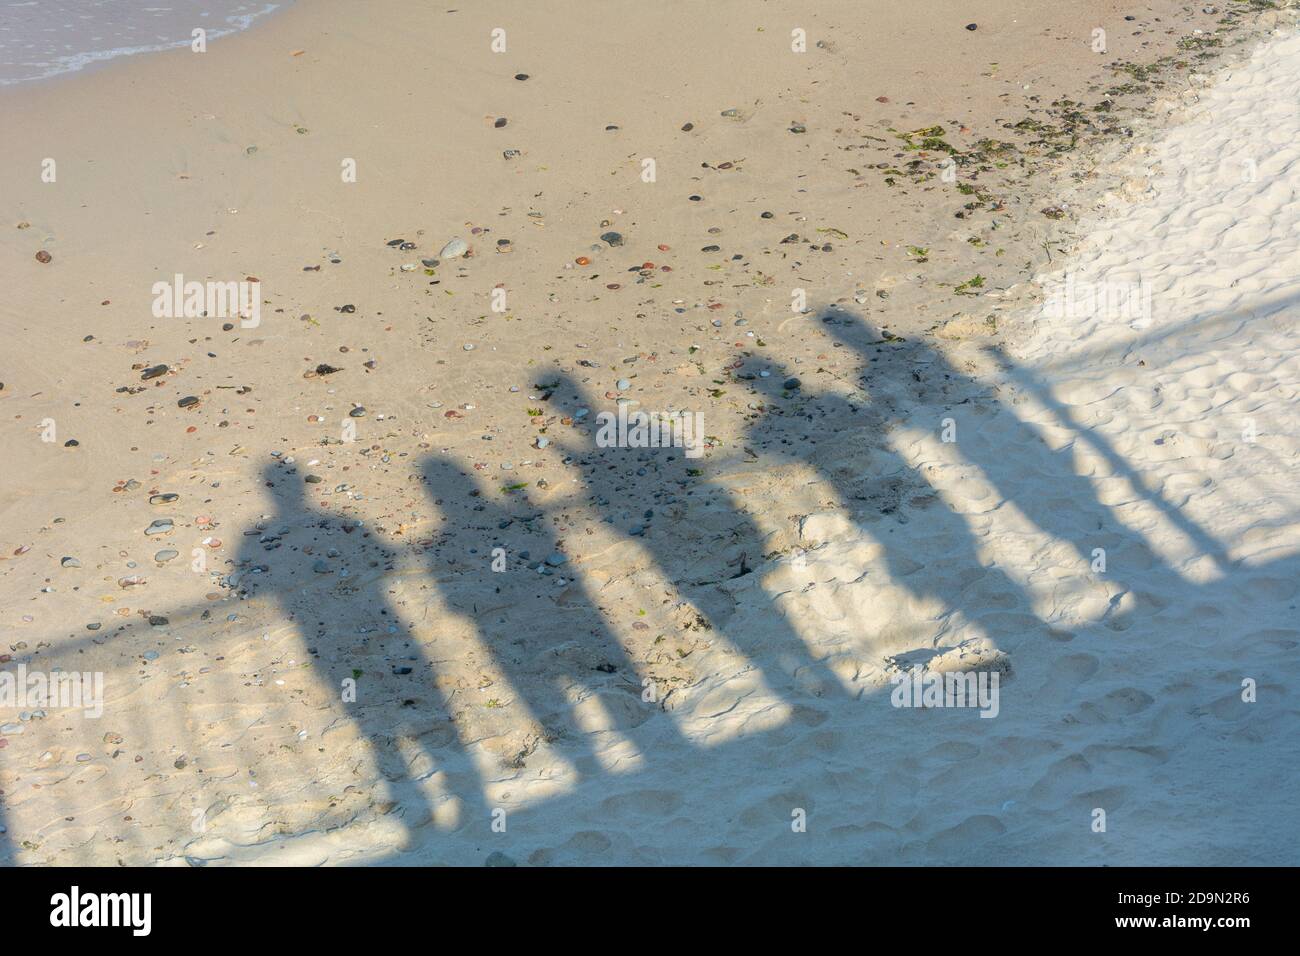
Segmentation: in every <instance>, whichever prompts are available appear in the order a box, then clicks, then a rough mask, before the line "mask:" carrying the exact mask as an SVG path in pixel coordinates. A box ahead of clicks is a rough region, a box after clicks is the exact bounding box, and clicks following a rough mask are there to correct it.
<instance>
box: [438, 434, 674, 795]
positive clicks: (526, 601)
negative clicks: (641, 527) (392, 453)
mask: <svg viewBox="0 0 1300 956" xmlns="http://www.w3.org/2000/svg"><path fill="white" fill-rule="evenodd" d="M422 472H423V479H424V481H425V483H426V485H427V486H428V493H429V495H430V496H431V498H432V499H433V503H434V504H435V506H436V507H437V510H438V511H439V512H440V514H441V516H442V521H443V523H442V527H441V533H440V534H439V535H438V536H437V537H436V539H435V542H434V545H433V547H431V548H429V549H428V551H427V552H426V562H427V567H428V569H429V572H430V574H431V575H432V576H433V577H434V578H435V579H437V580H439V581H440V582H442V585H443V588H444V595H445V599H446V600H447V602H448V603H449V604H451V605H452V606H453V607H454V608H456V609H457V610H458V611H459V612H460V614H462V615H463V616H464V617H465V618H466V619H468V620H470V621H471V622H472V624H473V626H474V627H475V628H476V629H477V631H478V634H479V637H480V639H481V640H482V642H483V643H484V645H485V646H486V647H487V649H488V650H489V651H490V652H491V653H492V655H493V662H494V663H495V665H496V666H497V667H498V668H499V669H500V671H501V674H502V676H503V677H504V678H505V680H506V682H507V683H508V685H509V687H510V689H511V690H513V692H514V693H515V694H517V695H518V699H519V700H520V701H521V702H522V703H523V705H524V707H526V708H527V711H528V713H529V715H530V717H531V719H532V721H533V722H534V723H533V725H532V727H533V729H532V731H531V733H533V734H535V735H536V737H537V738H540V740H542V741H545V742H547V743H548V744H551V745H555V746H557V747H558V749H559V750H560V752H561V753H565V752H566V751H567V752H568V753H569V754H571V755H572V756H573V758H574V766H575V767H576V768H577V769H578V772H579V773H581V774H583V775H584V776H587V775H594V774H597V773H599V772H601V771H602V770H606V771H607V770H614V769H617V763H618V761H619V760H621V759H622V758H621V757H620V756H619V754H620V753H622V751H621V750H618V749H616V750H615V751H611V752H610V753H607V754H603V755H602V756H601V757H600V760H601V761H603V762H604V764H605V765H604V766H602V765H601V764H599V763H597V762H596V760H595V758H596V753H597V751H598V750H600V749H601V747H600V746H599V741H597V740H596V739H595V737H594V736H593V733H598V732H599V730H600V729H601V728H598V727H593V726H592V725H591V724H588V725H587V726H586V727H585V728H584V727H582V726H579V721H578V720H577V719H576V714H575V711H576V709H577V708H578V707H580V706H582V703H583V702H584V701H586V700H588V699H589V698H590V697H591V696H592V695H593V694H594V695H596V696H597V698H598V701H599V708H598V710H599V711H600V712H603V713H600V714H599V715H598V716H599V719H604V717H606V716H607V717H608V722H609V723H608V726H607V727H606V728H604V729H608V730H612V731H614V732H615V733H616V734H617V735H619V736H620V737H622V738H624V739H626V740H628V741H630V742H631V743H632V744H633V746H634V747H635V749H636V754H635V755H630V754H629V756H630V757H632V759H634V760H636V761H639V760H641V759H643V758H644V759H647V760H649V761H651V762H653V761H654V760H655V759H656V753H657V751H662V750H663V749H664V748H666V747H672V746H677V747H680V746H681V745H682V743H681V737H680V735H679V734H678V733H677V727H676V724H675V723H674V721H673V719H672V718H671V716H669V715H668V714H666V713H665V712H664V711H663V709H662V706H661V705H660V704H659V700H660V699H661V692H657V693H656V694H654V695H650V697H651V698H652V699H647V697H646V696H645V695H644V693H643V692H644V690H645V689H646V682H647V681H651V682H653V680H654V678H653V675H651V674H649V673H648V672H646V671H645V670H644V669H643V668H639V667H638V666H637V665H636V664H635V663H634V662H633V661H632V660H631V658H630V657H629V656H628V653H627V650H626V649H625V648H624V646H623V644H622V643H621V642H620V641H619V639H618V637H617V636H616V635H615V634H614V633H613V632H612V631H611V629H610V627H609V625H608V623H607V621H606V620H605V618H604V615H603V613H602V611H601V609H600V608H599V607H598V606H597V604H596V602H595V601H594V600H593V599H592V596H591V594H590V593H589V591H588V590H587V586H586V585H585V583H584V582H583V580H582V576H581V575H580V574H579V573H578V572H577V570H576V569H575V568H573V566H572V565H571V564H570V558H571V556H570V555H569V554H567V553H566V552H565V551H563V550H562V548H563V544H564V543H563V542H562V541H561V540H558V539H557V537H556V536H555V535H554V533H553V532H552V531H551V530H550V529H549V528H548V526H547V525H548V520H549V518H548V516H547V515H546V514H545V513H544V512H543V511H542V510H541V509H539V508H537V507H535V506H534V505H533V504H532V502H531V501H530V499H529V498H528V497H527V494H526V492H524V491H522V490H521V489H518V488H516V489H514V490H511V491H505V490H503V491H502V493H501V495H503V496H504V497H499V496H498V494H497V493H496V492H495V491H493V490H490V489H488V488H486V487H485V486H484V484H482V483H480V481H479V480H478V479H476V478H475V477H474V476H473V475H471V474H470V473H469V472H467V471H466V470H465V469H464V468H462V467H461V465H460V464H459V463H458V462H456V461H455V460H453V459H452V458H450V457H446V456H443V457H440V456H437V455H434V456H430V457H429V458H427V459H426V460H425V462H424V464H423V467H422ZM520 729H521V728H520V727H519V726H515V727H512V728H511V731H512V733H518V732H519V731H520ZM525 733H526V735H527V734H528V733H529V732H528V731H527V730H525ZM536 743H537V740H532V741H529V740H527V739H525V740H524V741H523V746H524V752H521V753H520V755H519V756H518V757H517V758H516V763H515V766H516V767H522V766H524V764H525V762H526V760H527V754H528V753H529V752H531V748H533V747H535V746H536ZM575 744H576V745H577V746H574V745H575ZM615 746H617V742H615Z"/></svg>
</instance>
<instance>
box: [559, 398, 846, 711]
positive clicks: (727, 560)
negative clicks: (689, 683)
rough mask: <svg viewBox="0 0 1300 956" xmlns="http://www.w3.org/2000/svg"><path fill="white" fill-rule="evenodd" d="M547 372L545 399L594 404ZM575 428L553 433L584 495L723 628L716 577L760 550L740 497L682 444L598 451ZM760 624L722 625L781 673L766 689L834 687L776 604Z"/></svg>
mask: <svg viewBox="0 0 1300 956" xmlns="http://www.w3.org/2000/svg"><path fill="white" fill-rule="evenodd" d="M551 377H552V378H553V379H554V380H555V384H554V387H553V388H552V389H551V399H550V400H551V402H552V403H554V404H557V405H558V406H559V407H560V408H561V409H566V410H567V411H569V412H573V411H576V410H577V409H578V408H583V407H586V408H589V409H594V408H595V403H594V401H593V400H592V396H591V395H590V394H589V393H588V392H587V391H586V389H584V388H583V386H582V385H581V384H580V383H578V382H576V381H574V380H573V379H572V378H571V377H570V376H568V375H566V374H563V373H559V374H557V375H555V376H551ZM647 411H650V410H647ZM659 411H666V410H659ZM573 434H575V435H577V436H581V440H580V441H576V442H574V441H569V440H568V439H564V438H560V439H557V440H558V441H561V442H565V444H564V445H563V447H564V448H565V450H566V451H567V452H568V453H569V454H570V455H571V456H572V457H573V458H574V460H575V463H576V464H577V465H578V466H579V467H580V468H581V471H582V479H581V481H582V483H583V490H584V491H585V492H586V495H587V498H588V502H589V503H590V504H591V505H592V506H593V508H594V509H596V510H597V511H598V512H599V513H602V514H604V515H605V518H606V520H607V521H609V522H611V523H614V524H619V523H621V524H622V525H623V527H622V529H621V530H622V531H623V532H624V533H630V534H633V535H635V536H636V537H637V538H638V541H639V543H640V544H641V546H642V547H643V548H644V549H645V551H646V552H648V553H649V555H650V557H651V559H652V560H653V562H654V565H655V568H656V569H657V572H658V574H659V575H660V576H661V577H662V578H663V579H664V580H666V581H670V582H673V583H674V585H675V586H676V590H677V591H678V593H680V594H681V595H682V596H683V597H685V598H686V599H687V600H689V601H690V602H691V604H692V605H693V606H694V608H695V609H696V611H697V612H698V613H699V614H700V615H701V617H702V618H703V621H704V622H705V623H706V624H707V626H709V627H710V628H716V629H719V630H722V631H724V632H725V631H726V628H725V624H726V620H727V618H728V617H729V616H730V614H731V612H732V611H733V610H734V601H733V599H732V598H731V596H730V595H728V594H727V593H726V592H725V591H723V590H722V589H720V588H719V584H720V583H721V582H723V581H725V580H728V579H735V578H739V577H743V576H745V575H747V574H750V573H751V572H753V571H754V570H755V569H756V568H758V567H760V566H761V565H762V564H763V562H764V561H765V558H766V551H767V548H766V547H765V542H766V540H767V536H766V535H764V533H763V532H762V530H761V529H760V528H759V527H758V525H757V524H756V523H755V521H754V520H753V519H752V518H751V517H750V516H749V515H748V513H747V512H746V510H745V508H744V506H743V503H742V502H741V501H739V500H738V499H737V498H736V497H735V496H734V495H733V494H732V493H730V492H728V491H727V490H725V489H722V488H718V487H715V486H712V485H709V484H708V483H707V482H706V481H703V480H701V479H700V478H698V477H695V476H692V475H691V474H690V473H689V472H690V471H692V470H693V466H692V462H691V460H690V459H689V458H688V457H686V455H685V452H684V449H682V448H674V447H659V448H623V447H608V448H604V447H600V446H598V444H597V441H596V429H590V430H588V429H586V428H585V427H584V428H582V429H579V430H575V431H574V433H573ZM698 437H699V438H700V439H701V440H702V438H703V436H698ZM671 525H678V526H680V527H681V528H690V529H692V531H693V532H694V537H695V539H696V541H697V542H698V545H697V547H696V548H690V547H684V546H683V539H684V538H685V537H686V536H685V535H682V534H674V533H671V531H670V526H671ZM766 624H767V626H765V627H764V628H763V631H764V633H763V634H762V635H756V634H747V633H735V632H727V637H728V639H729V640H730V641H731V643H732V644H734V645H735V646H736V647H737V649H738V650H740V651H741V652H742V653H744V654H745V655H746V656H747V657H748V658H749V660H750V661H751V662H753V663H754V664H755V665H756V666H758V667H761V668H763V669H764V670H765V671H767V672H769V674H770V671H771V669H772V668H773V667H779V668H780V669H781V670H782V671H783V672H784V677H783V678H782V679H781V680H779V681H777V682H775V683H774V684H773V686H774V689H779V690H780V692H782V693H790V692H792V691H794V692H798V693H805V694H808V695H810V696H814V697H821V696H823V695H826V694H830V693H834V692H835V691H836V690H838V689H839V688H840V687H841V684H840V681H839V679H838V678H837V677H836V676H835V674H834V672H833V671H832V670H831V669H830V667H829V666H828V664H827V662H826V661H825V660H823V659H821V658H818V657H816V656H815V655H814V654H813V653H812V652H811V651H810V650H809V647H808V644H807V642H805V641H804V639H803V638H802V637H800V636H799V634H798V632H797V631H795V630H794V628H793V627H792V626H791V625H790V623H789V621H787V620H786V618H785V616H784V614H783V613H782V612H781V611H780V610H779V609H778V608H775V607H773V609H772V613H771V616H770V617H769V618H768V619H767V621H766ZM758 640H762V642H763V645H762V647H759V646H758V645H757V643H756V642H757V641H758ZM771 676H775V675H771Z"/></svg>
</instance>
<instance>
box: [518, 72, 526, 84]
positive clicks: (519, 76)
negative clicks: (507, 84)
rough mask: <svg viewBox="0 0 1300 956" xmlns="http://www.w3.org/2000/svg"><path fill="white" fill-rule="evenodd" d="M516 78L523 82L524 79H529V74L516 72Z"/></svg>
mask: <svg viewBox="0 0 1300 956" xmlns="http://www.w3.org/2000/svg"><path fill="white" fill-rule="evenodd" d="M515 79H516V80H518V81H519V82H521V83H522V82H523V81H524V80H526V79H528V74H527V73H516V74H515Z"/></svg>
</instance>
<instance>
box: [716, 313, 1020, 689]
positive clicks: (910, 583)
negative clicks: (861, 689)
mask: <svg viewBox="0 0 1300 956" xmlns="http://www.w3.org/2000/svg"><path fill="white" fill-rule="evenodd" d="M822 321H823V323H824V324H825V325H828V326H830V330H831V334H832V335H833V336H834V337H835V338H836V339H838V340H839V341H841V342H842V343H845V344H852V345H853V346H854V347H855V351H858V352H859V354H861V355H862V357H863V368H862V374H863V376H864V378H866V377H867V376H868V374H869V373H870V375H871V381H870V383H869V385H863V386H861V388H862V398H861V400H856V399H855V398H853V397H849V396H846V395H844V394H841V393H840V392H838V391H835V392H832V391H825V392H821V393H818V394H808V393H807V392H806V391H805V388H804V384H803V383H802V382H801V381H799V380H798V378H797V377H795V376H793V375H792V374H791V371H790V369H788V368H786V367H785V366H783V365H780V364H779V363H768V362H758V363H751V362H746V364H745V366H743V369H744V370H743V372H740V373H739V374H738V376H737V377H739V378H741V379H744V380H746V381H747V384H748V385H749V387H750V388H751V389H753V390H754V391H756V392H757V393H759V395H760V396H761V397H762V398H763V399H764V400H765V402H764V406H763V409H762V412H761V414H760V416H759V417H758V418H756V420H755V421H754V422H753V424H752V425H751V427H750V430H749V432H748V434H747V436H746V442H747V443H748V445H750V446H752V447H753V448H755V449H757V450H758V451H757V454H758V455H760V456H762V455H771V456H773V457H775V458H776V459H778V460H785V461H786V462H789V463H791V464H796V463H801V464H804V465H807V466H810V467H812V468H814V469H816V470H817V471H818V472H819V473H820V474H821V476H822V477H823V478H824V479H825V480H826V481H827V482H828V483H829V484H830V486H831V487H832V488H833V489H834V491H835V493H836V495H837V497H838V498H839V500H840V502H841V503H842V505H843V507H844V508H845V509H847V510H849V511H851V512H854V514H853V515H852V517H853V519H854V523H855V524H856V525H857V526H858V527H859V528H860V529H861V531H862V532H863V533H864V534H866V535H868V536H870V537H871V538H873V539H874V540H875V541H876V542H877V543H878V544H879V545H880V546H881V548H882V551H883V555H882V560H883V562H884V564H885V567H886V569H887V571H888V574H889V577H890V580H891V581H892V583H893V584H895V585H897V586H899V587H902V588H904V589H905V590H906V591H907V592H908V593H910V594H911V596H912V597H913V598H914V599H917V600H918V601H919V602H921V603H920V604H919V605H918V606H917V607H916V608H915V609H914V611H913V613H914V614H927V613H929V614H932V615H933V616H932V623H931V624H929V625H928V626H927V627H923V628H920V629H914V630H915V633H916V634H917V635H918V636H920V635H921V634H923V633H925V632H926V631H927V630H928V632H929V633H930V635H931V639H932V641H933V645H934V647H936V648H937V647H938V645H939V644H940V643H941V642H942V643H944V644H945V645H947V644H950V643H951V637H952V636H955V637H961V638H963V640H962V641H960V642H959V643H964V639H968V638H969V637H970V636H973V635H968V634H967V628H968V626H969V625H972V624H973V625H974V626H975V627H976V629H977V630H979V631H982V632H983V634H984V636H986V637H987V638H988V639H990V640H992V641H993V643H994V644H995V645H996V646H997V647H999V648H1001V649H1004V650H1007V649H1011V648H1013V647H1014V646H1016V645H1017V644H1019V642H1020V641H1022V640H1023V639H1024V638H1025V637H1027V636H1028V635H1027V634H1026V633H1025V630H1026V628H1027V627H1029V626H1031V625H1032V623H1033V618H1032V613H1031V605H1030V601H1029V597H1028V595H1026V594H1025V593H1024V591H1023V589H1022V587H1021V586H1020V585H1019V584H1018V583H1016V582H1015V581H1013V580H1012V579H1011V578H1010V577H1009V576H1008V574H1007V573H1006V571H1004V570H1003V569H1002V568H1001V567H999V566H998V565H997V563H996V562H991V561H987V560H984V559H983V558H982V557H981V556H980V554H979V550H978V547H977V538H976V536H975V534H974V533H973V532H972V530H971V528H970V527H969V526H968V524H967V523H966V519H965V518H964V517H963V516H962V515H961V514H959V513H958V512H956V511H954V510H953V509H952V507H951V506H950V505H949V504H948V503H947V502H946V501H945V500H944V499H943V496H942V495H936V494H934V490H935V489H933V488H931V486H930V485H929V482H928V481H927V480H926V479H925V478H924V477H922V476H921V475H920V474H919V473H918V471H917V469H916V468H914V467H913V465H912V464H911V463H909V462H908V461H907V460H906V459H905V458H904V457H903V456H902V455H901V454H900V453H899V452H898V450H896V449H895V448H893V447H892V446H891V444H890V442H889V439H888V437H887V436H888V432H889V430H890V422H889V414H890V411H891V409H893V410H897V409H898V408H901V407H902V406H904V405H907V406H909V407H907V408H906V412H907V413H908V414H909V415H914V414H915V410H916V405H917V404H919V403H917V402H916V401H915V400H914V397H913V396H905V395H902V394H901V382H902V380H903V378H904V376H903V375H901V374H900V370H899V369H897V368H895V369H892V370H890V369H884V370H879V371H878V370H876V369H874V368H872V367H871V366H870V364H869V363H870V356H868V355H867V354H866V348H867V344H868V343H869V342H871V340H873V339H874V340H875V342H874V344H877V345H879V344H881V341H882V340H881V339H880V336H878V335H874V336H873V335H872V333H871V331H870V329H868V327H867V326H866V325H865V323H862V322H860V321H858V320H857V319H856V318H852V317H848V316H846V315H845V314H844V313H842V312H831V313H828V314H826V315H825V316H823V317H822ZM895 341H897V340H895ZM892 347H893V346H891V348H892ZM890 358H891V359H892V360H897V358H898V356H897V355H896V354H895V355H891V356H890ZM914 365H915V363H909V367H914ZM891 378H893V379H896V381H892V382H891V381H890V379H891ZM914 381H915V380H914ZM909 399H911V401H909ZM939 423H940V418H939V417H938V416H936V417H935V420H934V424H935V426H936V428H937V427H938V425H939ZM861 436H865V437H866V438H867V443H866V446H863V443H862V442H861V440H860V437H861ZM867 446H869V447H867ZM864 471H865V472H866V473H865V474H864V473H863V472H864ZM927 607H928V608H932V609H935V610H932V611H926V610H925V608H927ZM955 615H959V616H955ZM981 619H983V623H981ZM954 631H955V634H952V635H950V637H949V638H945V635H948V634H950V632H954ZM931 650H932V649H931V648H921V647H918V648H913V649H912V651H910V652H908V653H907V654H906V655H903V656H901V657H900V661H906V662H911V663H924V661H925V660H927V659H928V657H929V656H930V654H931Z"/></svg>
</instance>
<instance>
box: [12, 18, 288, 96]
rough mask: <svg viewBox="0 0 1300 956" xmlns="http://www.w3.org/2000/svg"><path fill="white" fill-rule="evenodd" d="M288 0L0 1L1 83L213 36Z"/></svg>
mask: <svg viewBox="0 0 1300 956" xmlns="http://www.w3.org/2000/svg"><path fill="white" fill-rule="evenodd" d="M291 2H292V0H0V86H12V85H14V84H16V83H30V82H33V81H35V80H40V79H44V78H46V77H51V76H58V75H60V74H63V73H72V72H74V71H76V70H81V69H85V68H86V67H88V66H92V65H94V64H97V63H102V62H105V61H107V60H112V59H116V58H117V57H121V56H132V55H134V54H137V53H149V52H153V51H157V50H169V49H172V48H175V47H183V46H189V45H190V44H191V42H192V40H193V37H194V31H195V30H196V29H200V28H201V29H202V30H203V31H204V33H205V35H206V40H207V41H208V42H211V41H212V40H215V39H219V38H221V37H223V36H226V35H228V34H231V33H234V32H236V31H238V30H245V29H247V28H248V27H249V26H251V25H252V24H253V23H254V22H256V21H257V20H259V19H261V18H262V17H265V16H267V15H269V14H271V13H274V12H275V11H276V10H278V9H281V8H283V7H285V6H288V4H289V3H291Z"/></svg>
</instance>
